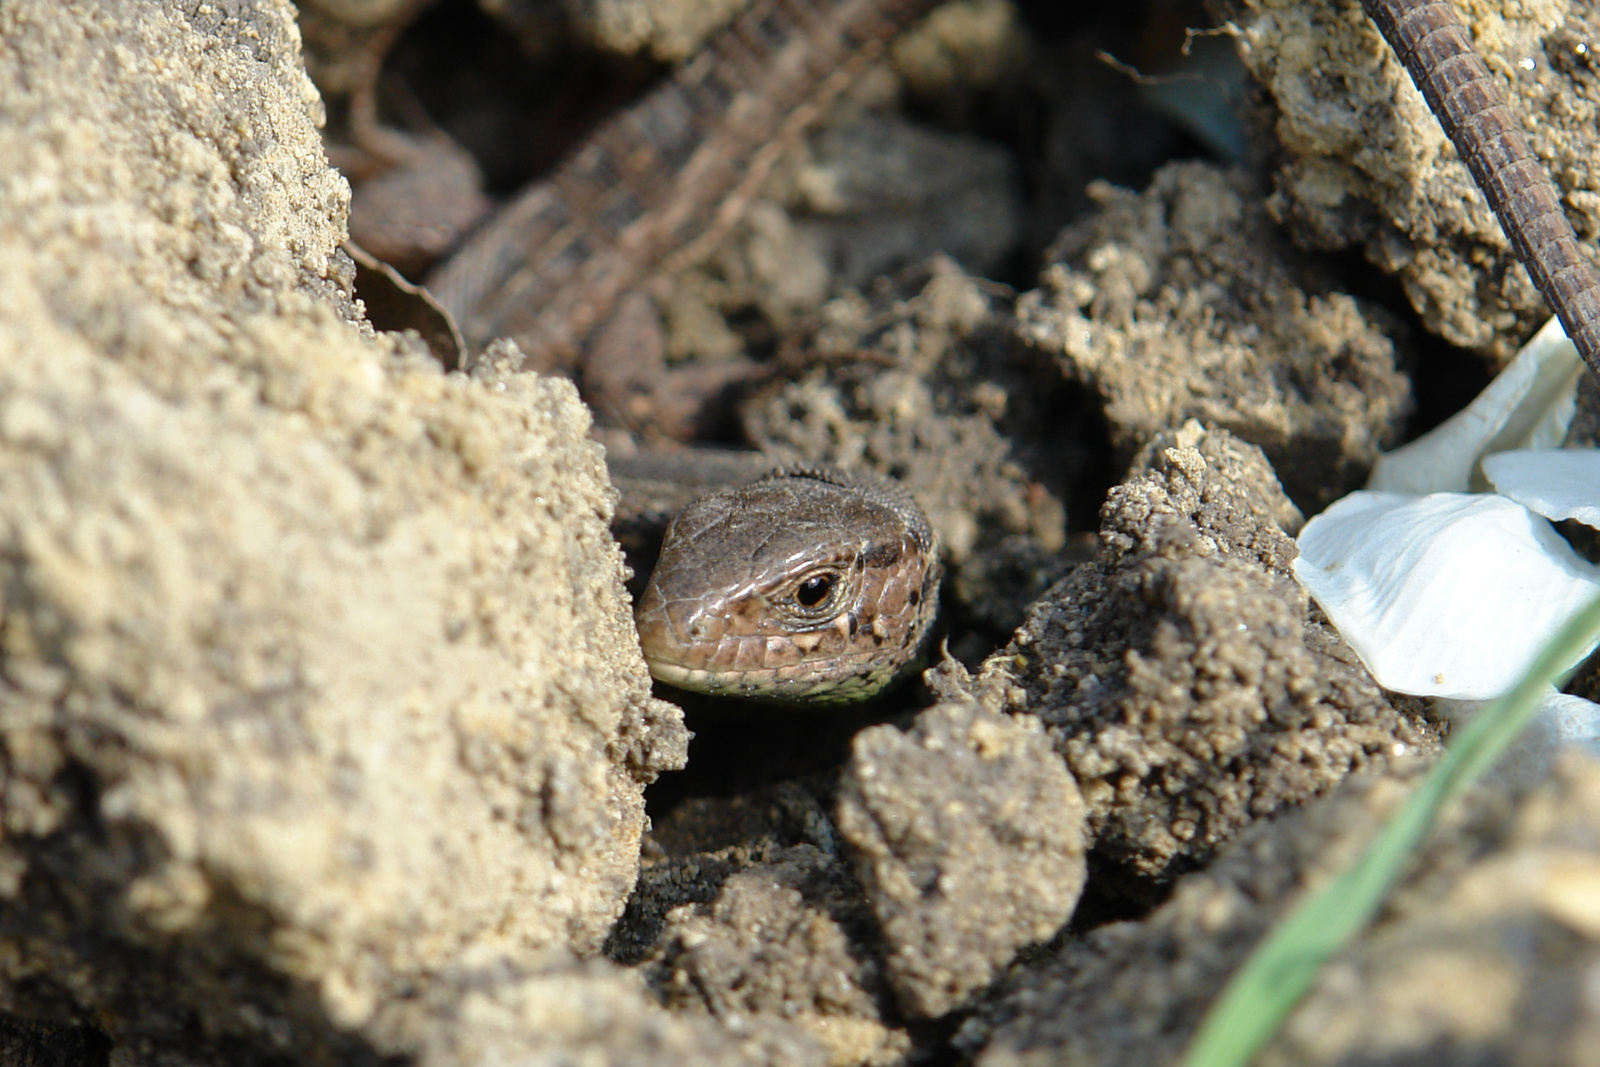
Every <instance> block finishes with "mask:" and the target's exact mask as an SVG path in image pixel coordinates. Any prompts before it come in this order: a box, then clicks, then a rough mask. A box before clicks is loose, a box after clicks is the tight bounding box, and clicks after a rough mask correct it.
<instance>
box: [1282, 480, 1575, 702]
mask: <svg viewBox="0 0 1600 1067" xmlns="http://www.w3.org/2000/svg"><path fill="white" fill-rule="evenodd" d="M1299 545H1300V558H1299V559H1297V560H1296V561H1295V564H1294V574H1295V577H1296V578H1298V579H1299V580H1300V584H1301V585H1303V586H1305V588H1306V590H1307V592H1309V593H1310V594H1311V595H1312V596H1313V597H1315V598H1316V600H1317V603H1319V604H1321V605H1322V610H1323V611H1325V612H1327V613H1328V618H1329V619H1331V620H1333V624H1334V626H1336V627H1338V629H1339V633H1340V634H1341V635H1343V637H1344V639H1345V640H1346V641H1348V642H1349V643H1350V647H1352V648H1354V649H1355V650H1356V653H1357V654H1358V655H1359V656H1360V657H1361V660H1362V662H1363V663H1365V664H1366V665H1367V669H1368V670H1370V671H1371V672H1372V676H1373V677H1374V678H1376V679H1377V680H1378V682H1379V684H1381V685H1383V686H1385V687H1387V688H1389V689H1393V690H1396V691H1398V692H1402V693H1415V694H1418V695H1421V696H1445V697H1457V698H1461V699H1468V700H1482V699H1487V698H1489V697H1495V696H1499V695H1500V694H1501V693H1504V692H1505V691H1506V690H1507V689H1509V688H1511V686H1512V685H1514V684H1515V683H1516V682H1517V680H1518V679H1519V678H1520V677H1521V676H1522V674H1523V672H1524V671H1525V670H1526V669H1527V667H1528V666H1529V664H1531V663H1532V662H1533V659H1534V657H1535V656H1536V655H1537V654H1538V652H1539V650H1540V648H1541V647H1543V645H1544V644H1545V642H1546V641H1548V640H1549V639H1550V638H1551V637H1552V636H1553V635H1554V634H1555V632H1556V631H1557V630H1559V629H1560V628H1561V626H1562V624H1563V623H1565V622H1566V621H1567V620H1568V619H1569V618H1571V617H1572V615H1573V614H1574V613H1575V612H1577V611H1578V610H1580V609H1581V608H1583V607H1585V606H1586V605H1587V604H1589V602H1590V601H1591V600H1592V599H1593V598H1594V597H1595V595H1596V594H1597V593H1600V572H1597V571H1596V570H1595V568H1593V567H1591V566H1590V565H1589V564H1587V563H1585V562H1584V561H1583V560H1581V559H1579V558H1578V556H1577V554H1576V553H1574V552H1573V551H1572V548H1571V547H1570V546H1569V545H1568V544H1567V543H1566V542H1565V541H1563V540H1562V539H1561V538H1560V537H1559V536H1558V535H1557V534H1556V532H1555V530H1554V529H1552V528H1551V526H1550V524H1549V523H1547V522H1545V521H1544V520H1543V519H1541V518H1539V517H1538V516H1537V515H1535V514H1533V513H1532V512H1531V511H1529V510H1528V509H1527V508H1524V507H1523V506H1521V505H1520V504H1516V503H1514V502H1512V501H1510V500H1507V499H1506V498H1505V497H1501V496H1495V495H1493V494H1486V493H1480V494H1476V495H1469V494H1463V493H1435V494H1433V495H1432V496H1425V497H1413V496H1406V495H1403V494H1397V493H1366V492H1361V493H1351V494H1350V495H1349V496H1347V497H1345V498H1344V499H1342V500H1340V501H1338V502H1337V503H1335V504H1334V505H1333V506H1332V507H1330V508H1328V510H1326V511H1324V512H1323V513H1322V514H1321V515H1318V516H1317V517H1316V518H1314V519H1312V520H1311V521H1310V522H1308V523H1306V526H1305V529H1304V530H1302V531H1301V532H1300V538H1299Z"/></svg>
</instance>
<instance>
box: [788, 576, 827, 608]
mask: <svg viewBox="0 0 1600 1067" xmlns="http://www.w3.org/2000/svg"><path fill="white" fill-rule="evenodd" d="M833 583H834V577H833V575H831V574H813V575H812V576H811V577H809V578H807V579H806V580H805V581H803V582H801V583H800V584H799V585H798V586H796V587H795V591H794V599H795V602H796V603H798V604H799V605H800V606H801V607H803V608H814V607H816V606H817V605H818V604H820V603H822V602H823V601H824V600H827V599H828V594H829V593H831V592H833Z"/></svg>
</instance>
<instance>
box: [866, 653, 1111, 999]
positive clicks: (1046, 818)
mask: <svg viewBox="0 0 1600 1067" xmlns="http://www.w3.org/2000/svg"><path fill="white" fill-rule="evenodd" d="M955 669H957V670H959V667H956V668H955ZM839 831H840V833H841V834H842V835H843V837H844V838H845V840H846V841H848V842H849V843H850V845H851V846H852V848H853V849H854V853H855V863H856V868H857V870H858V871H859V872H860V875H861V881H862V884H863V885H864V886H865V888H866V891H867V898H868V900H870V901H871V903H872V909H873V912H874V913H875V914H876V916H877V919H878V924H879V926H880V928H881V929H882V931H883V937H884V940H885V941H886V942H887V943H888V953H887V957H886V959H885V967H886V969H887V972H888V976H889V980H890V982H892V983H893V985H894V989H895V992H896V994H897V995H898V996H899V998H900V1003H901V1004H902V1005H903V1006H904V1008H905V1009H906V1010H907V1011H908V1012H910V1013H912V1014H913V1015H920V1016H924V1017H936V1016H940V1015H944V1014H945V1013H947V1012H949V1011H951V1010H952V1009H954V1008H956V1007H959V1006H961V1005H962V1004H963V1003H964V1002H965V1001H966V1000H967V999H968V998H969V997H971V996H972V994H973V993H975V992H976V991H978V990H980V989H982V988H983V987H984V986H985V985H987V984H988V983H989V982H990V981H992V980H993V978H994V977H995V975H996V974H998V973H999V971H1000V969H1001V968H1002V967H1004V966H1005V965H1006V964H1007V963H1008V962H1010V960H1011V959H1012V957H1014V956H1015V955H1016V954H1017V951H1018V950H1019V949H1021V948H1023V947H1025V946H1027V945H1031V944H1036V943H1038V942H1042V941H1046V940H1048V939H1049V938H1050V937H1051V936H1052V935H1053V934H1055V932H1056V931H1057V930H1058V929H1060V927H1061V926H1062V925H1063V924H1065V923H1066V921H1067V919H1068V917H1069V916H1071V914H1072V909H1073V907H1074V905H1076V904H1077V902H1078V894H1079V892H1080V891H1081V890H1082V888H1083V881H1084V851H1085V844H1086V843H1085V840H1084V806H1083V801H1082V799H1081V798H1080V797H1079V796H1078V787H1077V786H1076V785H1075V784H1074V783H1073V781H1072V776H1071V775H1070V774H1068V773H1067V772H1066V770H1065V769H1064V768H1063V767H1062V765H1061V761H1060V760H1059V759H1058V758H1057V757H1056V755H1055V754H1054V753H1053V752H1052V751H1051V748H1050V744H1049V741H1048V740H1047V739H1046V737H1045V736H1044V733H1043V731H1042V730H1041V729H1040V728H1039V725H1038V723H1037V722H1035V721H1033V720H1031V719H1028V718H1027V717H1026V716H1018V717H1015V718H1013V717H1009V716H1006V715H1002V714H998V713H996V712H994V711H991V710H989V709H986V708H984V707H982V706H980V705H979V704H978V703H977V702H976V701H974V700H972V699H970V698H968V699H967V700H965V701H956V702H946V703H941V704H938V705H936V706H934V707H932V708H929V709H928V710H927V711H924V712H922V713H921V714H920V715H918V716H917V718H916V720H915V721H914V722H913V723H912V725H911V728H910V729H909V730H907V731H904V732H902V731H900V730H898V729H896V728H894V727H893V726H875V727H872V728H871V729H868V730H864V731H862V732H861V733H860V734H859V735H857V737H856V741H855V745H854V750H853V752H852V754H851V760H850V764H849V766H848V767H847V769H846V771H845V775H844V780H843V782H842V783H841V785H840V790H839Z"/></svg>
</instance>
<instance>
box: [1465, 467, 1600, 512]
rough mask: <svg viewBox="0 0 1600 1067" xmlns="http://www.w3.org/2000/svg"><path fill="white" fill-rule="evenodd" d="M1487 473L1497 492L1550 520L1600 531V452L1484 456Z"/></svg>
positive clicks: (1484, 470) (1485, 472)
mask: <svg viewBox="0 0 1600 1067" xmlns="http://www.w3.org/2000/svg"><path fill="white" fill-rule="evenodd" d="M1483 473H1484V475H1485V476H1486V477H1487V478H1488V479H1489V481H1490V482H1491V483H1492V484H1493V485H1494V487H1495V489H1496V490H1497V491H1498V492H1500V493H1501V494H1503V495H1505V496H1508V497H1510V498H1511V499H1512V500H1515V501H1516V502H1517V503H1519V504H1521V505H1523V506H1524V507H1527V508H1532V509H1533V510H1534V511H1537V512H1538V513H1539V514H1541V515H1543V516H1544V517H1545V518H1547V519H1554V520H1556V521H1558V522H1559V521H1560V520H1562V519H1577V520H1578V521H1579V522H1581V523H1583V524H1585V525H1586V526H1596V527H1600V449H1594V448H1547V449H1537V450H1533V449H1528V450H1520V451H1516V452H1496V453H1495V454H1494V455H1492V456H1485V457H1484V460H1483Z"/></svg>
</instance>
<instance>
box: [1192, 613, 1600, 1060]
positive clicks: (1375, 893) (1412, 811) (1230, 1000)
mask: <svg viewBox="0 0 1600 1067" xmlns="http://www.w3.org/2000/svg"><path fill="white" fill-rule="evenodd" d="M1597 635H1600V600H1596V601H1595V602H1594V603H1592V604H1590V605H1589V606H1588V607H1587V608H1585V609H1584V610H1583V611H1581V612H1579V613H1578V614H1577V615H1576V616H1574V617H1573V618H1572V620H1571V621H1569V622H1568V623H1567V625H1566V626H1565V627H1563V628H1562V630H1561V631H1560V633H1558V634H1557V635H1556V636H1555V638H1554V639H1553V640H1552V641H1551V642H1550V643H1549V644H1548V645H1546V646H1545V648H1544V651H1543V652H1542V653H1541V654H1540V656H1539V658H1538V660H1537V661H1535V663H1534V665H1533V666H1532V667H1531V668H1530V669H1529V670H1528V673H1527V674H1526V675H1524V676H1523V678H1522V681H1520V682H1518V683H1517V685H1516V687H1515V688H1514V689H1512V690H1511V692H1510V693H1508V694H1506V695H1505V696H1503V697H1501V698H1500V699H1499V700H1497V701H1495V702H1494V703H1493V704H1491V705H1490V706H1489V707H1487V708H1485V709H1484V710H1483V711H1482V712H1481V713H1480V714H1479V715H1478V717H1477V718H1476V719H1474V720H1473V721H1472V722H1471V723H1469V724H1468V725H1467V727H1466V728H1465V729H1464V730H1461V731H1460V732H1459V733H1457V734H1456V735H1455V736H1454V737H1453V738H1451V740H1450V743H1449V745H1448V747H1447V748H1446V749H1445V752H1444V755H1443V756H1441V757H1440V758H1439V762H1438V763H1436V764H1435V765H1434V767H1433V769H1432V770H1431V771H1429V772H1428V776H1427V777H1426V778H1425V779H1424V780H1423V782H1422V785H1421V786H1420V787H1418V789H1417V792H1416V793H1415V795H1413V796H1412V797H1411V799H1410V800H1409V801H1407V802H1406V805H1405V807H1404V808H1402V809H1401V810H1400V812H1399V813H1398V814H1397V815H1396V816H1395V817H1394V818H1393V820H1391V821H1390V823H1389V824H1388V825H1387V826H1386V827H1384V829H1383V831H1382V832H1381V833H1380V834H1379V835H1378V837H1377V839H1376V840H1374V841H1373V842H1372V844H1371V845H1369V846H1368V847H1367V850H1366V852H1365V853H1363V855H1362V856H1361V858H1360V859H1359V860H1358V861H1357V862H1356V863H1355V865H1354V866H1352V867H1351V868H1349V869H1348V870H1346V871H1345V872H1344V873H1343V874H1341V875H1339V876H1338V877H1337V878H1335V879H1334V880H1333V881H1332V882H1330V883H1329V884H1328V885H1326V886H1325V887H1323V889H1322V890H1321V891H1320V892H1317V893H1314V894H1312V895H1311V896H1310V897H1308V898H1306V899H1305V900H1304V901H1302V902H1301V903H1300V905H1299V906H1298V907H1297V908H1295V909H1294V911H1293V912H1291V913H1290V914H1289V916H1288V917H1287V918H1285V919H1284V920H1283V921H1281V922H1280V923H1279V924H1278V926H1277V927H1276V928H1275V929H1274V930H1273V931H1272V932H1271V933H1270V934H1268V935H1267V937H1266V939H1265V940H1264V941H1263V942H1262V943H1261V944H1260V945H1258V946H1257V947H1256V950H1255V951H1254V952H1253V953H1252V954H1251V955H1250V958H1249V959H1248V960H1246V961H1245V963H1244V965H1243V966H1242V967H1240V968H1239V970H1238V971H1236V972H1235V973H1234V976H1233V978H1232V979H1231V980H1230V981H1229V982H1228V985H1227V987H1226V988H1225V989H1224V990H1223V992H1222V995H1221V996H1220V997H1219V998H1218V999H1217V1002H1216V1003H1215V1004H1213V1005H1212V1007H1211V1010H1210V1011H1209V1012H1208V1013H1207V1014H1206V1017H1205V1019H1204V1021H1203V1022H1202V1023H1201V1025H1200V1030H1199V1033H1198V1034H1196V1036H1195V1039H1194V1041H1193V1043H1192V1044H1190V1046H1189V1049H1188V1052H1187V1053H1186V1054H1185V1056H1184V1059H1183V1064H1184V1067H1242V1065H1244V1064H1247V1063H1249V1062H1250V1059H1251V1058H1252V1057H1253V1056H1254V1055H1255V1053H1256V1052H1257V1050H1259V1049H1260V1048H1261V1046H1262V1045H1263V1044H1265V1043H1266V1041H1267V1039H1268V1038H1270V1037H1271V1036H1272V1035H1273V1034H1274V1033H1276V1032H1277V1030H1278V1028H1279V1026H1281V1025H1282V1023H1283V1020H1284V1018H1285V1017H1286V1016H1287V1015H1288V1014H1289V1012H1290V1010H1291V1009H1293V1007H1294V1006H1295V1005H1296V1004H1297V1003H1299V1001H1300V998H1301V997H1302V996H1304V995H1305V992H1306V990H1308V989H1310V988H1311V984H1312V982H1313V981H1315V980H1316V976H1317V973H1318V972H1319V971H1320V969H1321V967H1322V965H1323V963H1324V962H1326V960H1327V959H1328V957H1329V956H1331V955H1333V953H1334V952H1336V951H1337V950H1338V949H1339V948H1340V947H1341V946H1343V945H1344V944H1345V942H1347V941H1348V940H1350V938H1351V937H1353V936H1354V935H1355V934H1356V933H1358V932H1359V931H1360V930H1361V929H1362V928H1363V927H1364V926H1366V924H1367V923H1368V922H1369V921H1370V920H1371V919H1372V916H1373V915H1374V914H1375V913H1376V912H1377V910H1378V908H1379V906H1380V905H1381V904H1382V903H1383V899H1384V897H1385V896H1386V895H1387V894H1388V891H1389V889H1390V887H1391V886H1393V885H1394V883H1395V881H1396V880H1397V879H1398V878H1399V876H1400V873H1401V871H1402V869H1403V868H1404V867H1405V865H1406V863H1407V861H1409V860H1410V858H1411V856H1412V855H1413V853H1414V852H1415V851H1416V849H1417V848H1418V846H1419V845H1420V844H1421V842H1422V839H1423V838H1424V836H1425V835H1426V834H1427V833H1428V831H1429V829H1430V828H1431V827H1432V825H1433V821H1434V817H1435V816H1436V815H1437V814H1438V812H1439V809H1440V808H1441V807H1443V806H1444V804H1445V803H1446V802H1447V801H1449V800H1451V799H1452V798H1454V797H1456V796H1457V795H1459V794H1460V793H1461V792H1462V791H1463V790H1465V789H1466V788H1467V787H1468V786H1469V785H1471V784H1472V783H1473V782H1474V781H1475V780H1476V779H1477V777H1478V776H1479V775H1480V774H1482V773H1483V772H1484V771H1485V770H1487V769H1488V767H1489V766H1490V765H1491V764H1492V763H1493V762H1494V761H1495V759H1496V758H1498V757H1499V755H1500V753H1501V752H1503V751H1504V750H1505V748H1506V747H1507V746H1508V745H1510V744H1511V742H1513V741H1514V740H1516V738H1517V736H1518V735H1519V734H1520V733H1521V732H1522V730H1523V728H1524V727H1526V726H1527V725H1528V721H1529V720H1530V719H1531V718H1532V717H1533V714H1534V711H1535V709H1537V708H1538V706H1539V703H1540V701H1541V700H1542V699H1543V698H1544V697H1545V695H1546V694H1547V693H1548V686H1549V685H1550V683H1551V681H1552V680H1553V679H1555V678H1556V677H1558V676H1559V675H1560V674H1561V673H1562V672H1563V671H1565V670H1566V669H1567V668H1568V667H1569V666H1570V665H1571V664H1572V663H1573V662H1574V661H1575V660H1577V659H1578V658H1579V657H1581V656H1582V655H1583V654H1584V651H1585V650H1586V649H1588V648H1590V647H1591V646H1592V645H1593V644H1594V641H1595V638H1596V636H1597Z"/></svg>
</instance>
